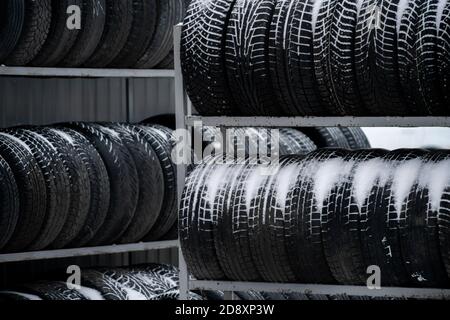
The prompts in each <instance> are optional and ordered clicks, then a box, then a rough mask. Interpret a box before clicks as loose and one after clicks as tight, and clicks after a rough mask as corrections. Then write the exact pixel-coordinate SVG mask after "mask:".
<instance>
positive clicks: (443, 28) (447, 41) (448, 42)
mask: <svg viewBox="0 0 450 320" xmlns="http://www.w3.org/2000/svg"><path fill="white" fill-rule="evenodd" d="M438 30H439V31H438V34H437V38H438V44H437V59H438V62H437V65H438V71H439V79H441V81H440V88H441V93H442V98H443V101H444V106H447V107H446V108H445V109H444V112H445V114H446V115H447V114H449V107H448V106H450V94H449V87H450V77H449V74H450V58H449V55H448V52H450V4H449V3H448V2H447V3H446V5H445V8H444V10H443V12H442V18H441V22H440V24H439V29H438Z"/></svg>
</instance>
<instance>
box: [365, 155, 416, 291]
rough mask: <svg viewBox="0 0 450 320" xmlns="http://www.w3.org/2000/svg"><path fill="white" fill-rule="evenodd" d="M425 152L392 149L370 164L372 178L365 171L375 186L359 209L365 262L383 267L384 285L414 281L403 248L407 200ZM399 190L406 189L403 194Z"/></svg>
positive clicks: (367, 182) (401, 284) (407, 283)
mask: <svg viewBox="0 0 450 320" xmlns="http://www.w3.org/2000/svg"><path fill="white" fill-rule="evenodd" d="M423 155H424V152H423V151H417V150H397V151H392V152H389V153H387V154H386V155H385V156H383V157H381V158H380V159H378V160H377V162H375V163H373V165H372V166H371V167H369V168H370V175H369V177H370V179H368V178H367V174H365V176H366V178H365V179H366V181H365V184H369V185H371V184H372V188H371V190H369V191H368V193H367V194H368V196H367V199H366V202H365V203H364V205H362V206H361V209H360V210H361V211H360V222H361V224H360V225H361V227H360V237H361V240H362V241H361V243H362V245H363V254H364V261H366V265H368V266H369V265H376V266H379V267H380V269H381V270H382V279H383V280H382V281H383V284H384V285H385V286H404V285H409V284H410V283H411V281H410V277H409V275H408V273H407V270H406V267H405V263H404V258H403V255H402V250H401V239H402V237H404V235H405V232H406V231H405V225H406V217H407V215H408V212H407V211H406V206H405V205H404V203H405V201H407V200H408V198H409V197H410V196H411V194H413V192H412V191H411V190H412V188H413V186H414V182H415V179H414V178H415V175H416V174H417V165H415V164H417V163H420V162H421V160H420V157H422V156H423ZM406 173H407V174H408V176H405V174H406ZM406 177H408V178H406ZM400 181H404V182H402V186H403V187H402V189H398V183H399V182H400ZM398 190H403V191H402V193H401V195H402V196H401V197H400V196H399V195H398V194H397V192H399V191H398ZM399 198H401V201H399V200H398V199H399Z"/></svg>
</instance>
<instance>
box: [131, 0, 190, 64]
mask: <svg viewBox="0 0 450 320" xmlns="http://www.w3.org/2000/svg"><path fill="white" fill-rule="evenodd" d="M157 1H158V2H157V8H158V14H157V22H156V29H155V31H154V32H153V33H152V35H153V37H152V39H151V41H150V43H149V44H148V46H146V47H145V50H144V52H142V55H141V56H140V57H139V60H138V61H137V63H136V67H137V68H140V69H152V68H155V67H156V66H157V65H158V64H159V63H161V62H162V61H163V60H164V58H165V57H166V56H167V55H168V54H169V53H170V52H171V51H172V50H173V26H175V25H176V24H178V23H180V22H182V20H183V17H184V14H185V12H186V8H185V5H184V1H183V0H157Z"/></svg>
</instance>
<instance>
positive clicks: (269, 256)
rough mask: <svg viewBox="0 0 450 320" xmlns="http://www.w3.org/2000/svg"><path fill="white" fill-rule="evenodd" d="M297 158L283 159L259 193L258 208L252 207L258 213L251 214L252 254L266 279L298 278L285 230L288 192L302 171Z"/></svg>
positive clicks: (279, 280)
mask: <svg viewBox="0 0 450 320" xmlns="http://www.w3.org/2000/svg"><path fill="white" fill-rule="evenodd" d="M296 160H297V159H296V158H295V157H286V158H281V159H280V164H279V171H278V172H277V174H276V175H273V176H269V177H268V178H267V179H266V181H265V183H264V184H263V185H264V187H263V189H260V192H259V193H258V195H257V197H259V198H260V200H259V203H258V205H257V206H256V209H255V210H254V211H253V212H252V210H250V212H251V213H254V214H253V215H251V219H252V220H251V221H253V222H254V225H253V228H252V233H251V238H250V239H251V240H252V241H253V246H252V256H253V257H254V260H255V261H257V270H258V271H259V273H260V274H261V276H262V278H263V280H265V281H270V282H288V283H292V282H295V281H296V280H297V277H296V270H294V269H293V268H292V265H291V264H290V263H289V255H288V250H287V249H286V245H285V238H286V236H285V230H284V219H285V214H286V209H285V208H286V203H287V202H288V194H289V191H290V189H291V188H292V187H293V184H294V183H295V181H296V179H295V178H296V174H297V173H298V171H297V166H296V164H295V162H296ZM256 170H259V168H257V169H256ZM260 187H261V185H260Z"/></svg>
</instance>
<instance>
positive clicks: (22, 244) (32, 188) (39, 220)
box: [0, 132, 47, 252]
mask: <svg viewBox="0 0 450 320" xmlns="http://www.w3.org/2000/svg"><path fill="white" fill-rule="evenodd" d="M0 154H1V156H2V157H3V158H4V159H5V160H6V161H7V162H8V164H9V166H10V167H11V170H12V171H13V174H14V178H15V179H16V183H17V186H18V188H19V208H20V212H19V219H18V221H17V224H16V228H15V229H14V232H13V235H12V236H11V238H10V239H9V241H8V243H7V244H6V246H5V247H4V248H3V251H4V252H19V251H23V250H25V249H26V248H27V247H28V246H29V245H30V244H31V243H32V242H33V240H34V239H35V238H36V237H37V236H38V234H39V231H40V229H41V226H42V225H43V223H44V218H45V212H46V197H47V191H46V186H45V180H44V176H43V174H42V171H41V170H40V168H39V165H38V163H37V161H36V159H35V158H34V156H33V153H32V151H31V150H30V149H29V148H28V146H27V145H26V144H24V143H23V142H22V141H21V140H19V139H17V138H15V137H14V136H11V135H9V134H7V133H3V132H2V133H0Z"/></svg>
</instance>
